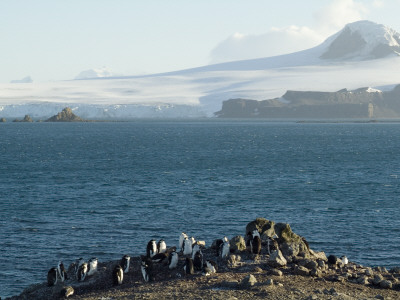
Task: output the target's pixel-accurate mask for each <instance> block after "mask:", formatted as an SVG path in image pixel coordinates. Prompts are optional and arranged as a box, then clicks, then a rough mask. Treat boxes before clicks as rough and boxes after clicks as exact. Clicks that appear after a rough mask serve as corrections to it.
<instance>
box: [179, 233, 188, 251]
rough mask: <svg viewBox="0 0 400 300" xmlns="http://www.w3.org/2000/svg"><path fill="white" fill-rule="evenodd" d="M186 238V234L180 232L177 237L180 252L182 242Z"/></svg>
mask: <svg viewBox="0 0 400 300" xmlns="http://www.w3.org/2000/svg"><path fill="white" fill-rule="evenodd" d="M187 237H188V236H187V234H186V233H184V232H182V233H181V235H180V236H179V245H178V248H179V250H182V248H183V240H184V239H185V238H187Z"/></svg>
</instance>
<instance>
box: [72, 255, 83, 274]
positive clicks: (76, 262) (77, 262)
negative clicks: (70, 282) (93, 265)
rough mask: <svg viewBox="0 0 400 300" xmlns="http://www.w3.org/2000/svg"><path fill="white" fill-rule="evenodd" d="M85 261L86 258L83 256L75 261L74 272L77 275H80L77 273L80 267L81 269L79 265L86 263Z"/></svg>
mask: <svg viewBox="0 0 400 300" xmlns="http://www.w3.org/2000/svg"><path fill="white" fill-rule="evenodd" d="M84 262H85V261H84V259H83V258H82V257H81V258H78V259H77V260H76V261H75V263H74V273H75V276H78V275H77V274H78V269H79V267H80V266H81V265H82V264H83V263H84Z"/></svg>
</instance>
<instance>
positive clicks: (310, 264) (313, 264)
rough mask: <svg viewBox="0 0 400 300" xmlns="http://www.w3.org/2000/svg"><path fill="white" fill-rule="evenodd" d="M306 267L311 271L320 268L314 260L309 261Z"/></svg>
mask: <svg viewBox="0 0 400 300" xmlns="http://www.w3.org/2000/svg"><path fill="white" fill-rule="evenodd" d="M305 267H306V268H307V269H309V270H312V269H317V268H318V263H317V262H316V261H314V260H311V261H309V262H308V263H306V264H305Z"/></svg>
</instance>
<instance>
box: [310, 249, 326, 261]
mask: <svg viewBox="0 0 400 300" xmlns="http://www.w3.org/2000/svg"><path fill="white" fill-rule="evenodd" d="M309 252H310V255H311V257H312V259H313V260H323V261H328V258H327V257H326V254H325V252H324V251H320V252H315V251H313V250H311V249H310V251H309Z"/></svg>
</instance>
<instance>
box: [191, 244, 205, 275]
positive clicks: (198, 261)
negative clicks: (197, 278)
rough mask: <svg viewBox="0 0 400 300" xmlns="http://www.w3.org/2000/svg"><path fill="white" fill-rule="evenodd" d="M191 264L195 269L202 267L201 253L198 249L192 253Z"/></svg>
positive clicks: (199, 269)
mask: <svg viewBox="0 0 400 300" xmlns="http://www.w3.org/2000/svg"><path fill="white" fill-rule="evenodd" d="M193 266H194V269H195V270H196V271H201V269H202V267H203V253H202V252H201V250H200V249H199V250H198V251H197V252H196V253H195V255H194V258H193Z"/></svg>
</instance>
